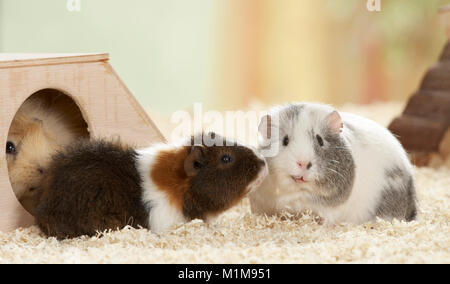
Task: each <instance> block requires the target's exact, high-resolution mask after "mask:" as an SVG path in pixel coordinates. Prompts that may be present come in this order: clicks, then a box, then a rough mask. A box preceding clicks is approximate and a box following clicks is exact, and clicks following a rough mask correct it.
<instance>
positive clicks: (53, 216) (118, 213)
mask: <svg viewBox="0 0 450 284" xmlns="http://www.w3.org/2000/svg"><path fill="white" fill-rule="evenodd" d="M205 137H209V138H208V139H206V138H205ZM185 142H186V141H182V142H179V143H176V144H165V143H161V144H155V145H152V146H150V147H148V148H144V149H134V148H132V147H130V146H127V145H123V144H121V143H115V142H107V141H103V140H94V141H84V142H78V143H76V144H74V145H71V146H70V147H67V148H66V149H65V150H63V151H61V152H60V153H58V154H57V155H55V156H54V157H53V159H52V162H51V163H50V166H49V167H48V170H47V171H46V172H45V174H44V179H43V183H42V188H41V189H40V190H39V191H38V192H39V196H38V197H37V198H38V200H37V202H36V203H37V208H36V214H35V217H36V221H37V224H38V226H39V227H40V229H41V230H42V231H43V232H44V233H45V234H46V235H48V236H54V237H57V238H58V239H65V238H74V237H78V236H82V235H88V236H93V235H95V234H96V233H97V232H103V231H105V230H116V229H121V228H123V227H125V226H127V225H129V226H133V227H136V228H139V227H144V228H149V229H150V230H152V231H153V232H161V231H165V230H167V229H170V228H171V227H172V226H173V225H176V224H179V223H183V222H188V221H190V220H193V219H203V220H205V221H208V220H210V219H211V218H214V217H215V216H217V215H219V214H220V213H222V212H224V211H225V210H227V209H229V208H230V207H232V206H233V205H235V204H236V203H237V202H239V201H240V200H241V199H242V198H243V197H245V196H246V195H247V194H248V193H249V192H250V191H252V190H253V189H254V188H257V187H258V186H259V185H260V184H261V182H262V180H263V179H264V178H265V176H266V175H267V172H268V171H267V165H266V162H265V160H264V157H262V156H261V155H260V154H258V153H257V152H256V150H253V149H251V148H249V147H246V146H243V145H240V144H237V143H235V142H233V141H231V140H227V139H225V138H223V137H221V136H219V135H215V134H214V133H210V134H209V135H202V134H199V135H197V136H195V137H192V138H191V139H188V141H187V142H188V143H185Z"/></svg>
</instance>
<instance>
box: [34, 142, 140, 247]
mask: <svg viewBox="0 0 450 284" xmlns="http://www.w3.org/2000/svg"><path fill="white" fill-rule="evenodd" d="M136 156H137V153H136V152H135V151H134V150H133V149H131V148H129V147H127V146H123V145H121V144H119V143H114V142H106V141H93V142H87V141H86V142H79V143H76V144H74V145H71V146H70V147H67V148H66V149H65V150H64V151H63V152H60V153H58V154H57V155H55V156H54V157H53V161H52V163H51V165H50V167H49V169H48V171H47V173H46V174H45V178H44V182H43V184H42V186H43V188H42V189H43V190H42V194H41V196H39V197H38V206H37V208H36V215H35V217H36V221H37V224H38V226H39V227H40V228H41V230H42V231H43V232H44V233H45V234H47V235H48V236H54V237H57V238H58V239H65V238H73V237H78V236H82V235H88V236H93V235H95V234H96V233H97V232H102V231H105V230H108V229H112V230H115V229H121V228H123V227H125V226H127V225H130V226H133V227H136V228H138V227H147V225H148V224H147V223H148V208H146V206H145V205H144V204H143V203H142V200H141V195H142V188H141V177H140V175H139V173H138V170H137V168H136Z"/></svg>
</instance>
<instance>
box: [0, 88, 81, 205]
mask: <svg viewBox="0 0 450 284" xmlns="http://www.w3.org/2000/svg"><path fill="white" fill-rule="evenodd" d="M88 137H89V133H88V130H87V124H86V122H85V121H84V120H83V117H82V114H81V112H80V110H79V109H78V107H77V106H76V104H75V103H74V102H73V101H72V99H71V98H70V97H68V96H66V95H64V94H62V93H60V92H58V91H56V90H51V89H45V90H42V91H39V92H37V93H35V94H33V95H32V96H31V97H30V98H28V99H27V100H26V101H25V102H24V103H23V104H22V106H21V107H20V108H19V110H18V111H17V113H16V115H15V117H14V119H13V121H12V123H11V126H10V129H9V133H8V139H7V145H6V160H7V165H8V172H9V179H10V182H11V186H12V188H13V190H14V193H15V194H16V196H17V198H18V200H19V201H20V202H21V203H22V205H23V206H24V208H25V209H26V210H27V211H28V212H30V213H31V214H34V210H35V204H34V196H35V194H36V191H37V190H39V188H40V184H41V181H42V176H43V174H44V173H45V171H46V168H47V166H48V163H49V161H50V157H51V155H52V154H54V153H55V152H56V151H58V150H60V149H61V148H62V147H64V146H66V145H68V144H70V143H72V142H73V141H75V140H77V139H84V138H88Z"/></svg>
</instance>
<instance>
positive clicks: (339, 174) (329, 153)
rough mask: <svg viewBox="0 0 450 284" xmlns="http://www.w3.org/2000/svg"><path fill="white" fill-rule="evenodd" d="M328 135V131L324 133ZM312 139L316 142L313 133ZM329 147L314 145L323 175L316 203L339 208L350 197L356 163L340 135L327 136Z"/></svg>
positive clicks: (319, 183) (318, 182) (318, 184)
mask: <svg viewBox="0 0 450 284" xmlns="http://www.w3.org/2000/svg"><path fill="white" fill-rule="evenodd" d="M324 133H327V130H325V131H324ZM310 135H312V137H311V139H314V140H313V141H315V140H316V138H315V135H314V133H313V132H312V133H311V134H310ZM325 140H326V141H327V142H328V143H329V145H328V146H325V147H321V146H320V145H319V144H318V143H315V144H314V151H315V153H316V155H317V160H318V162H317V163H318V165H317V166H318V167H319V172H320V173H323V174H322V176H321V178H320V179H319V180H318V181H317V182H316V185H317V186H318V197H317V198H316V202H318V203H320V204H322V205H325V206H330V207H335V206H338V205H340V204H342V203H344V202H345V201H347V199H348V198H349V197H350V194H351V192H352V188H353V183H354V181H355V161H354V160H353V156H352V154H351V151H350V149H349V148H348V146H347V145H346V144H345V142H344V140H343V139H342V138H341V137H340V136H339V135H332V134H329V133H328V134H326V136H325Z"/></svg>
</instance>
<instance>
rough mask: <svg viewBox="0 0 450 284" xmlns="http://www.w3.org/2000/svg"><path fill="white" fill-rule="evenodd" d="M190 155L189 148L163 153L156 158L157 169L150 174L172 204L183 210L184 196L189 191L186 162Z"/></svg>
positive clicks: (154, 168)
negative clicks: (185, 168)
mask: <svg viewBox="0 0 450 284" xmlns="http://www.w3.org/2000/svg"><path fill="white" fill-rule="evenodd" d="M188 154H189V147H183V148H180V149H177V150H176V151H161V153H159V154H158V156H157V157H156V158H155V163H156V165H158V166H156V167H153V169H152V171H151V172H150V178H151V179H152V180H153V182H154V183H155V185H156V186H157V187H158V188H160V189H161V190H164V191H165V192H166V193H167V196H168V198H169V201H170V203H171V204H172V205H173V206H175V207H176V208H178V209H180V210H182V208H183V196H184V195H185V194H186V192H187V191H188V190H189V180H188V179H187V177H186V172H185V170H184V161H185V160H186V157H187V156H188Z"/></svg>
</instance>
